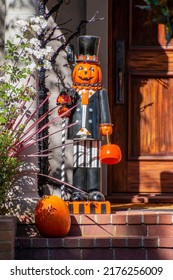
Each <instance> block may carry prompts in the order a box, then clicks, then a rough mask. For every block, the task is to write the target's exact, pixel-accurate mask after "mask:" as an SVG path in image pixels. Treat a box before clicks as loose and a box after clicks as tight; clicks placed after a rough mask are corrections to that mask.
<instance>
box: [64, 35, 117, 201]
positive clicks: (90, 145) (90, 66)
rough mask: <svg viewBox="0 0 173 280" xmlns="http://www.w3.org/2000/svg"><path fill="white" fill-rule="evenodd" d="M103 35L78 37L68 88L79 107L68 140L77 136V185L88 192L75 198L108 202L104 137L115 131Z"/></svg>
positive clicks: (72, 117) (77, 193)
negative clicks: (103, 182) (103, 179)
mask: <svg viewBox="0 0 173 280" xmlns="http://www.w3.org/2000/svg"><path fill="white" fill-rule="evenodd" d="M99 46H100V38H99V37H96V36H80V37H79V38H78V57H77V64H76V65H75V67H74V70H73V73H72V80H73V85H72V88H71V89H70V90H69V91H68V94H69V95H70V97H71V100H72V104H73V105H74V104H77V106H76V107H75V108H74V109H73V110H72V112H71V114H70V116H69V124H72V123H75V122H77V124H76V125H75V126H72V127H70V128H69V129H68V139H73V143H74V145H73V147H74V155H73V157H74V164H73V185H74V186H75V187H77V188H79V189H80V190H83V191H85V192H87V193H88V196H85V195H84V194H83V193H82V192H77V191H74V192H73V193H72V196H71V200H72V201H82V200H86V199H89V200H93V201H104V199H105V198H104V195H103V194H102V193H101V190H100V188H101V181H100V177H101V174H100V170H101V163H100V160H99V150H100V147H101V138H102V136H109V135H111V133H112V124H111V119H110V112H109V105H108V96H107V91H106V90H105V89H103V88H102V73H101V68H100V65H99V61H98V52H99Z"/></svg>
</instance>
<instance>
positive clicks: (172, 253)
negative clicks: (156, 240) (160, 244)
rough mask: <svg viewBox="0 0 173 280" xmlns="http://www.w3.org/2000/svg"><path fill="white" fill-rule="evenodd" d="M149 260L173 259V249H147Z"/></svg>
mask: <svg viewBox="0 0 173 280" xmlns="http://www.w3.org/2000/svg"><path fill="white" fill-rule="evenodd" d="M147 260H173V250H172V249H160V248H158V249H147Z"/></svg>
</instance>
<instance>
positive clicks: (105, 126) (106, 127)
mask: <svg viewBox="0 0 173 280" xmlns="http://www.w3.org/2000/svg"><path fill="white" fill-rule="evenodd" d="M112 126H113V124H112V123H102V124H100V134H101V135H103V136H107V135H108V136H109V135H111V134H112V131H113V129H112Z"/></svg>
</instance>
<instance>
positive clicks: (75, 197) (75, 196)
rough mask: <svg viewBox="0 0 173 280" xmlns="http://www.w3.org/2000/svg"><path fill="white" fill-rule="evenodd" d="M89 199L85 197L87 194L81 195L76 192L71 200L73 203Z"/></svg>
mask: <svg viewBox="0 0 173 280" xmlns="http://www.w3.org/2000/svg"><path fill="white" fill-rule="evenodd" d="M86 199H87V198H86V196H85V194H83V193H81V192H74V193H72V195H71V198H70V200H71V201H85V200H86Z"/></svg>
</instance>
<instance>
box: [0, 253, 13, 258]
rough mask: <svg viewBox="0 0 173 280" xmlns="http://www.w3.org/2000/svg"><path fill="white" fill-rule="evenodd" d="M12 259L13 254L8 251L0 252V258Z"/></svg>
mask: <svg viewBox="0 0 173 280" xmlns="http://www.w3.org/2000/svg"><path fill="white" fill-rule="evenodd" d="M12 259H13V254H11V253H10V252H8V253H6V252H3V253H0V260H12Z"/></svg>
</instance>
